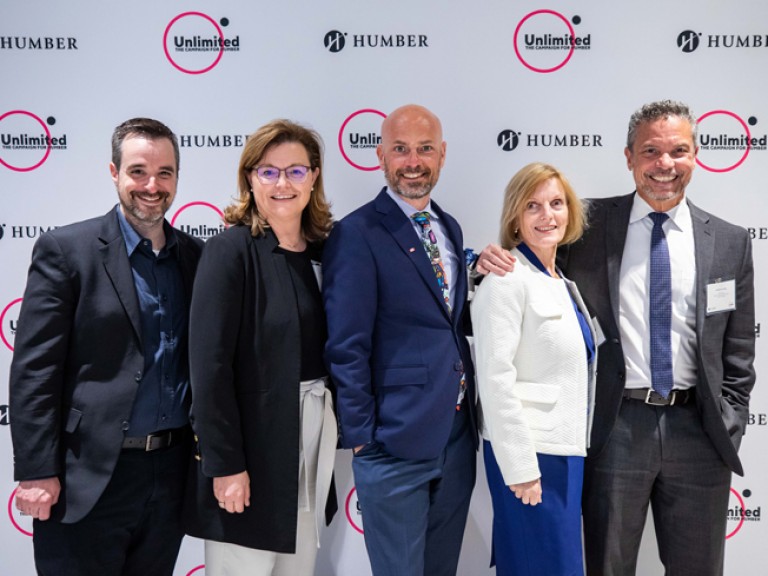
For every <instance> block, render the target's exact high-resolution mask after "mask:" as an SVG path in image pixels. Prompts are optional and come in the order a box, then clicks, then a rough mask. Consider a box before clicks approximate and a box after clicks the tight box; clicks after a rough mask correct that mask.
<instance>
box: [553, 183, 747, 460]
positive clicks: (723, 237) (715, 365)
mask: <svg viewBox="0 0 768 576" xmlns="http://www.w3.org/2000/svg"><path fill="white" fill-rule="evenodd" d="M633 200H634V194H628V195H625V196H617V197H614V198H601V199H595V200H590V201H589V222H590V226H589V228H588V229H587V231H586V232H585V234H584V236H583V237H582V238H581V240H579V241H578V242H576V243H575V244H571V245H570V246H565V247H564V248H563V249H561V250H559V251H558V265H559V266H560V267H561V268H562V269H563V271H564V272H565V274H566V275H567V276H568V277H569V278H570V279H571V280H573V281H575V282H576V284H577V285H578V286H579V291H580V292H581V294H582V296H583V298H584V300H585V301H586V303H587V307H588V308H589V310H590V312H591V313H592V314H593V315H595V316H596V317H597V319H598V322H599V324H600V327H601V328H602V331H603V334H604V336H605V342H604V343H603V345H602V346H601V347H600V354H599V355H598V358H599V360H598V366H597V386H596V392H595V394H596V398H595V400H596V404H595V420H594V425H593V428H592V443H591V446H590V450H589V455H591V456H597V455H599V454H600V452H601V451H602V450H603V448H604V447H605V445H606V444H607V442H608V439H609V438H610V435H611V431H612V430H613V427H614V425H615V423H616V417H617V415H618V413H619V407H620V405H621V398H622V392H623V390H624V381H625V378H626V368H625V362H624V352H623V349H622V346H621V335H620V332H619V276H620V274H621V259H622V257H623V254H624V244H625V240H626V236H627V227H628V226H629V215H630V211H631V210H632V203H633ZM687 202H688V206H689V208H690V210H691V220H692V221H693V240H694V245H695V250H696V339H697V347H696V358H697V362H698V383H697V385H696V387H695V392H696V406H697V408H698V410H699V412H700V413H701V417H702V424H703V428H704V431H705V432H706V434H707V435H708V436H709V438H710V440H711V441H712V444H713V445H714V447H715V448H716V449H717V451H718V453H719V454H720V456H721V458H722V459H723V461H724V462H725V463H726V465H727V466H728V467H729V468H730V469H731V470H733V471H734V472H736V473H737V474H743V468H742V465H741V461H740V460H739V457H738V454H737V451H738V448H739V444H740V443H741V438H742V436H743V434H744V432H745V430H746V426H747V419H748V417H749V396H750V392H751V390H752V387H753V386H754V384H755V370H754V366H753V360H754V357H755V294H754V281H753V277H754V271H753V265H752V244H751V241H750V238H749V234H748V233H747V231H746V230H745V229H743V228H741V227H739V226H735V225H733V224H730V223H728V222H725V221H724V220H721V219H719V218H716V217H715V216H712V215H711V214H708V213H707V212H704V211H703V210H701V209H699V208H697V207H696V206H695V205H693V204H692V203H691V202H690V201H687ZM721 279H722V280H730V279H733V280H735V282H736V309H735V310H731V311H724V312H715V313H712V314H707V313H706V302H707V296H706V291H707V285H708V284H710V283H712V282H715V281H718V280H721Z"/></svg>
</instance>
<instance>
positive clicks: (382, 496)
mask: <svg viewBox="0 0 768 576" xmlns="http://www.w3.org/2000/svg"><path fill="white" fill-rule="evenodd" d="M414 442H418V438H414ZM475 458H476V457H475V447H474V442H473V440H472V434H471V432H470V429H469V418H468V417H467V414H466V410H460V411H457V412H456V416H455V418H454V424H453V429H452V431H451V436H450V439H449V441H448V444H447V446H446V447H445V449H444V450H443V452H442V454H441V455H440V456H439V457H438V458H434V459H430V460H405V459H402V458H396V457H394V456H391V455H390V454H388V453H386V452H385V451H384V449H383V448H382V447H381V446H380V445H378V444H376V443H375V442H374V443H372V444H369V445H367V446H366V447H365V448H363V449H362V450H361V451H360V452H358V453H357V454H356V455H355V456H354V458H353V460H352V469H353V471H354V474H355V486H356V488H357V498H358V502H359V503H360V507H361V510H362V514H363V529H364V532H365V546H366V548H367V550H368V556H369V558H370V562H371V569H372V572H373V575H374V576H454V575H455V574H456V569H457V565H458V562H459V553H460V552H461V542H462V539H463V537H464V528H465V526H466V523H467V514H468V512H469V500H470V497H471V495H472V489H473V487H474V485H475V472H476V470H475V468H476V460H475Z"/></svg>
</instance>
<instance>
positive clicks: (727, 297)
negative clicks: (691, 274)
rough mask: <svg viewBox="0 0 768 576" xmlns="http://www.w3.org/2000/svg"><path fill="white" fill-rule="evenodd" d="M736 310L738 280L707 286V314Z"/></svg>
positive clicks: (720, 281)
mask: <svg viewBox="0 0 768 576" xmlns="http://www.w3.org/2000/svg"><path fill="white" fill-rule="evenodd" d="M729 310H736V280H717V281H715V282H712V283H711V284H707V314H715V313H717V312H728V311H729Z"/></svg>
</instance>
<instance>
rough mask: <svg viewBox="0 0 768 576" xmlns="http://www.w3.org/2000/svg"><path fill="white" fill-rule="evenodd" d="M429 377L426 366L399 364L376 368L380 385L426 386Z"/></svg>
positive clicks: (377, 381) (377, 380)
mask: <svg viewBox="0 0 768 576" xmlns="http://www.w3.org/2000/svg"><path fill="white" fill-rule="evenodd" d="M428 379H429V371H428V370H427V367H426V366H423V365H421V366H398V367H394V368H380V369H377V370H376V383H377V384H378V385H379V386H385V387H386V386H424V384H426V383H427V381H428Z"/></svg>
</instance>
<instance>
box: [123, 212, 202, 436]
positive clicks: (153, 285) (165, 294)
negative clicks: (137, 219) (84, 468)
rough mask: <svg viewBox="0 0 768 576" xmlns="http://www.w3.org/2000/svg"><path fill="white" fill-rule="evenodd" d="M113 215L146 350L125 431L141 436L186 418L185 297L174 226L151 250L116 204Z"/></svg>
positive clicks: (165, 225)
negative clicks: (157, 249)
mask: <svg viewBox="0 0 768 576" xmlns="http://www.w3.org/2000/svg"><path fill="white" fill-rule="evenodd" d="M117 215H118V216H117V219H118V221H119V222H120V229H121V230H122V233H123V239H124V240H125V247H126V249H127V251H128V259H129V260H130V262H131V271H132V272H133V283H134V286H135V287H136V296H137V297H138V300H139V308H140V311H141V345H142V349H143V352H144V371H143V377H142V379H141V381H140V382H139V390H138V392H137V394H136V399H135V400H134V402H133V409H132V410H131V418H130V428H129V430H128V431H127V432H126V436H144V435H146V434H151V433H153V432H157V431H160V430H166V429H169V428H179V427H181V426H185V425H186V424H187V423H188V422H189V416H188V408H187V404H186V402H185V397H186V394H187V390H188V388H189V369H188V366H187V362H186V350H187V307H186V304H185V302H186V298H185V294H184V283H183V281H182V277H181V268H180V266H179V246H178V242H177V240H176V235H175V233H174V231H173V228H172V227H171V226H170V225H169V224H168V223H167V222H163V229H164V232H165V241H166V242H165V246H164V247H163V249H162V250H160V252H159V253H158V254H157V255H155V253H154V252H153V251H152V241H151V240H148V239H146V238H142V237H141V236H140V235H139V234H138V233H137V232H136V230H134V229H133V227H132V226H131V225H130V224H129V223H128V221H127V220H126V219H125V216H124V215H123V213H122V211H121V210H120V208H118V209H117Z"/></svg>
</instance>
